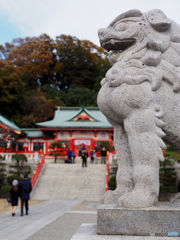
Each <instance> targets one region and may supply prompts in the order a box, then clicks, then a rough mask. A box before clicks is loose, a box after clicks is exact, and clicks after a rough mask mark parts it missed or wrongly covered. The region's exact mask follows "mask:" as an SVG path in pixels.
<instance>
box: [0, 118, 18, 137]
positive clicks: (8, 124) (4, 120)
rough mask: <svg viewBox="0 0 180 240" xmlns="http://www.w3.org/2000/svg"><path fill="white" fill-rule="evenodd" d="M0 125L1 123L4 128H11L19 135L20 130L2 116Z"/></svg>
mask: <svg viewBox="0 0 180 240" xmlns="http://www.w3.org/2000/svg"><path fill="white" fill-rule="evenodd" d="M0 123H2V124H3V125H4V126H6V127H8V128H11V129H12V130H15V131H17V133H19V134H20V133H21V129H20V128H19V127H18V126H17V125H16V124H15V123H14V122H13V121H11V120H9V119H7V118H6V117H4V116H3V115H1V114H0Z"/></svg>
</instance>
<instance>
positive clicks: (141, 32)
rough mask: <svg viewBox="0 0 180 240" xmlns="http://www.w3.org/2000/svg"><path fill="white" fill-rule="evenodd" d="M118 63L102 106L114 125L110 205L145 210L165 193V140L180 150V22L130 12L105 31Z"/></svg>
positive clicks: (103, 37)
mask: <svg viewBox="0 0 180 240" xmlns="http://www.w3.org/2000/svg"><path fill="white" fill-rule="evenodd" d="M99 38H100V42H101V46H102V47H104V48H105V49H107V50H108V51H110V50H111V52H110V57H109V60H110V63H111V64H112V67H111V68H110V69H109V70H108V71H107V73H106V76H105V78H104V79H103V80H102V82H101V84H102V87H101V89H100V91H99V94H98V99H97V101H98V105H99V108H100V110H101V111H102V112H103V113H104V114H105V116H106V117H107V119H108V120H109V121H110V122H111V124H112V125H113V126H114V142H115V149H116V152H117V158H118V173H117V189H116V191H113V192H111V191H108V192H107V194H106V195H105V203H117V204H118V205H119V206H120V207H125V208H134V207H135V208H141V207H151V206H153V205H155V203H156V202H157V199H158V195H159V161H163V154H162V149H165V147H166V146H165V144H164V141H163V138H164V137H165V138H166V141H167V142H168V143H170V144H171V145H173V147H174V148H176V149H178V150H180V121H179V119H180V77H179V76H180V26H179V25H177V24H176V23H175V22H173V21H172V20H170V19H168V18H167V17H166V16H165V14H164V13H163V12H162V11H161V10H152V11H149V12H146V13H141V12H140V11H139V10H130V11H128V12H126V13H123V14H121V15H119V16H118V17H117V18H116V19H115V20H114V21H113V22H112V23H111V24H110V25H109V27H107V28H104V29H100V30H99Z"/></svg>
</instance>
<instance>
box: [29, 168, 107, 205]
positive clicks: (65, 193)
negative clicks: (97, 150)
mask: <svg viewBox="0 0 180 240" xmlns="http://www.w3.org/2000/svg"><path fill="white" fill-rule="evenodd" d="M105 173H106V166H105V165H100V164H89V165H88V167H87V168H82V167H81V164H58V163H57V164H53V163H52V164H51V163H48V164H46V168H45V171H44V174H43V175H42V176H41V178H40V181H39V183H38V185H37V187H36V189H35V191H34V193H33V199H37V200H48V199H69V200H75V199H76V200H84V201H101V199H102V197H103V195H104V190H105Z"/></svg>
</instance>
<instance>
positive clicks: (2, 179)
mask: <svg viewBox="0 0 180 240" xmlns="http://www.w3.org/2000/svg"><path fill="white" fill-rule="evenodd" d="M6 175H7V173H6V164H5V163H4V159H3V157H2V156H1V155H0V189H1V187H2V186H3V185H4V184H6Z"/></svg>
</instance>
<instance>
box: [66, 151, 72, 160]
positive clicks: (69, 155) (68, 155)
mask: <svg viewBox="0 0 180 240" xmlns="http://www.w3.org/2000/svg"><path fill="white" fill-rule="evenodd" d="M67 157H68V163H72V151H71V150H70V149H68V151H67Z"/></svg>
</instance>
